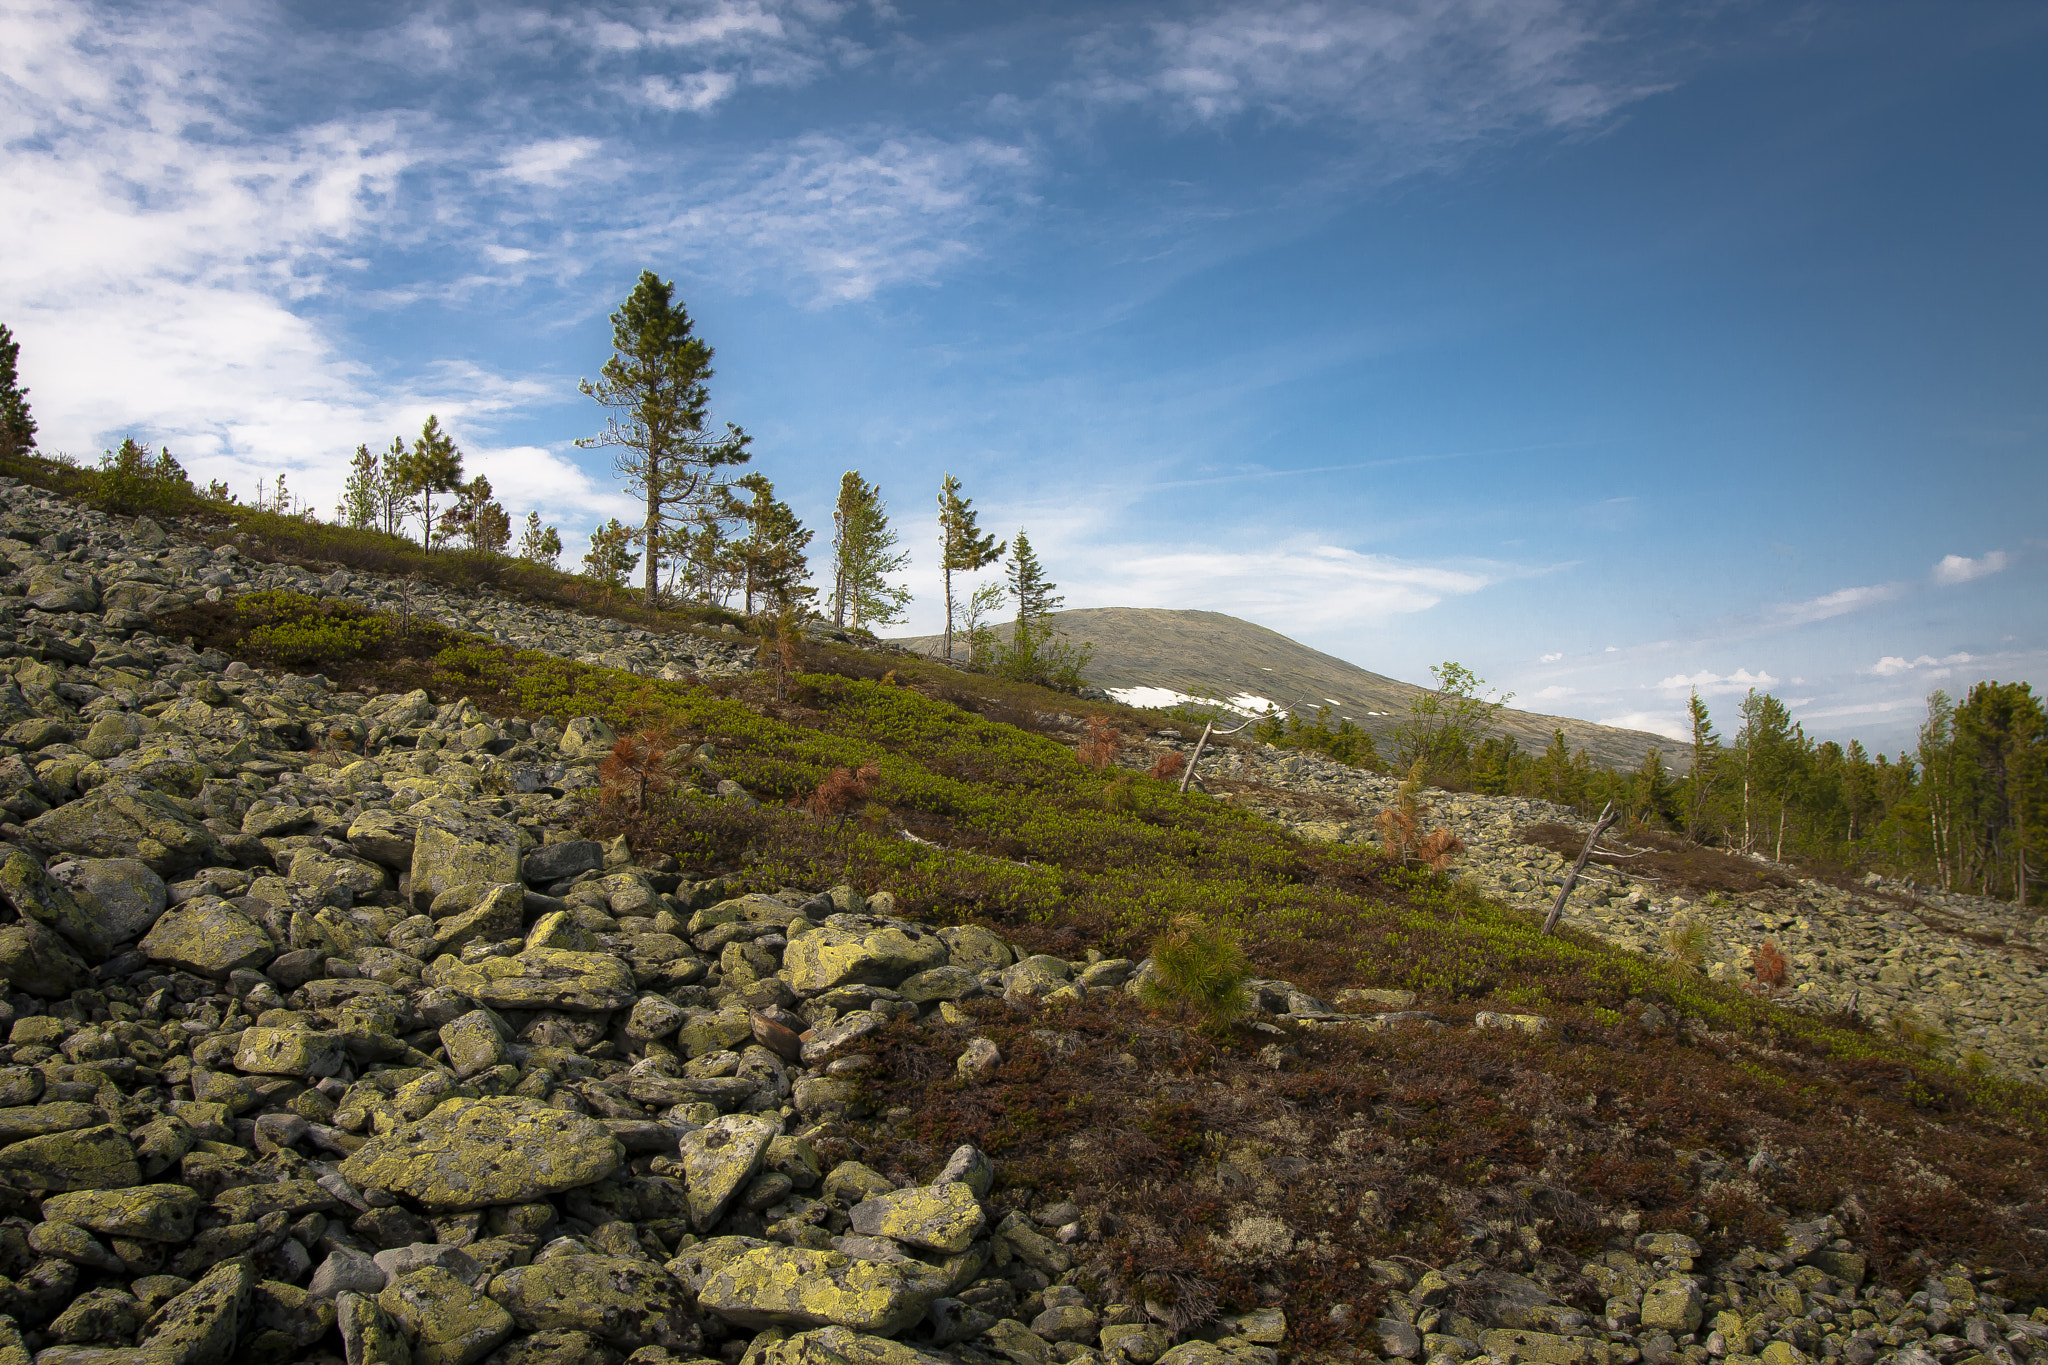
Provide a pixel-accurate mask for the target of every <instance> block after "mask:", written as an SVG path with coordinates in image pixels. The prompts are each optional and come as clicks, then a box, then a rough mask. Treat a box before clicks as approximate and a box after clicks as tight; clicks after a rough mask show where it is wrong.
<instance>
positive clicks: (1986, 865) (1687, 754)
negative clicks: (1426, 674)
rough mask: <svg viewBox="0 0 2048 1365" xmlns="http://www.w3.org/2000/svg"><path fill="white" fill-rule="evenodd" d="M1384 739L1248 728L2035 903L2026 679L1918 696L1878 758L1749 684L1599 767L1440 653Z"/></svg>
mask: <svg viewBox="0 0 2048 1365" xmlns="http://www.w3.org/2000/svg"><path fill="white" fill-rule="evenodd" d="M1431 672H1432V673H1433V674H1434V676H1435V680H1436V684H1437V685H1436V687H1435V689H1434V690H1432V691H1431V692H1429V693H1426V694H1425V695H1424V696H1423V697H1422V698H1420V699H1419V700H1418V701H1417V702H1416V703H1415V705H1414V707H1413V708H1412V709H1411V711H1410V714H1409V715H1408V716H1407V717H1405V718H1403V720H1402V722H1401V724H1400V725H1399V726H1398V727H1397V728H1396V729H1395V730H1394V731H1393V732H1392V734H1391V735H1390V736H1389V737H1388V738H1389V741H1390V742H1389V752H1388V753H1387V754H1386V755H1384V756H1383V755H1382V754H1381V751H1380V742H1379V739H1377V738H1376V737H1375V736H1373V735H1370V734H1367V733H1365V732H1364V731H1362V730H1360V729H1359V728H1358V727H1357V726H1356V725H1354V724H1352V723H1351V722H1350V721H1340V722H1337V723H1335V724H1333V723H1332V717H1331V715H1330V712H1329V709H1328V708H1323V709H1322V710H1321V711H1320V712H1318V713H1317V714H1316V715H1315V716H1314V717H1302V716H1282V715H1279V714H1277V713H1269V714H1268V715H1267V716H1265V717H1263V718H1262V719H1261V720H1260V721H1259V722H1257V724H1255V725H1254V727H1253V728H1252V730H1251V732H1250V733H1251V734H1252V735H1253V736H1254V737H1255V738H1257V739H1259V740H1261V741H1263V742H1265V743H1270V744H1279V745H1281V746H1283V747H1291V748H1300V749H1310V750H1314V751H1317V752H1320V753H1324V754H1328V755H1330V756H1331V757H1334V758H1337V759H1339V760H1341V761H1343V762H1346V763H1351V764H1354V765H1356V766H1360V767H1366V768H1373V769H1376V770H1381V771H1386V770H1396V771H1400V772H1403V773H1406V772H1409V771H1414V770H1416V769H1418V767H1419V770H1420V773H1421V775H1422V776H1423V777H1424V778H1425V779H1426V780H1427V781H1429V782H1431V783H1433V784H1434V785H1437V786H1441V787H1447V788H1453V789H1458V790H1465V791H1478V792H1484V793H1487V794H1489V795H1495V796H1510V795H1512V796H1532V797H1542V798H1544V799H1546V800H1551V801H1556V802H1559V803H1560V804H1563V805H1567V806H1571V807H1573V808H1575V809H1576V810H1578V811H1579V812H1580V813H1581V814H1584V815H1587V816H1589V817H1590V816H1592V815H1594V814H1595V813H1597V812H1598V811H1600V810H1601V809H1602V808H1603V807H1604V806H1606V805H1607V803H1609V802H1612V803H1614V805H1615V806H1616V807H1617V808H1618V809H1619V810H1620V811H1621V812H1622V816H1623V818H1624V820H1626V821H1627V822H1628V823H1629V824H1630V825H1632V826H1634V827H1636V828H1638V829H1656V830H1663V831H1666V832H1669V833H1672V834H1676V835H1682V836H1684V837H1686V838H1689V839H1692V840H1694V841H1696V842H1699V843H1704V844H1710V845H1716V846H1720V847H1725V848H1731V849H1737V850H1740V851H1742V852H1746V853H1757V854H1762V855H1764V856H1766V857H1770V858H1772V859H1774V860H1777V861H1783V860H1785V859H1788V858H1790V859H1801V860H1809V861H1810V860H1821V861H1825V862H1829V863H1837V864H1843V865H1846V866H1849V867H1855V868H1863V869H1872V870H1877V871H1881V872H1884V873H1887V874H1889V875H1893V876H1903V877H1910V878H1912V879H1913V880H1915V881H1918V882H1922V883H1925V884H1929V885H1934V886H1939V887H1941V888H1942V889H1943V890H1948V891H1967V892H1971V893H1974V894H1977V895H1985V896H1996V897H1999V898H2002V899H2007V900H2013V901H2016V902H2018V903H2020V904H2032V903H2034V902H2036V901H2038V900H2040V899H2041V892H2042V887H2041V869H2042V867H2043V866H2044V864H2048V710H2044V708H2043V705H2042V700H2041V698H2039V697H2036V696H2035V695H2034V693H2033V689H2032V688H2031V687H2030V686H2029V685H2028V684H2026V683H2001V682H1981V683H1978V684H1976V685H1975V686H1973V687H1971V688H1970V690H1969V692H1968V693H1967V694H1966V695H1965V696H1964V697H1963V698H1962V700H1961V701H1960V702H1958V701H1956V700H1955V699H1953V698H1951V697H1950V696H1949V695H1948V694H1947V693H1946V692H1935V693H1933V694H1932V695H1931V696H1930V697H1929V698H1928V699H1927V719H1926V722H1925V723H1924V724H1923V725H1922V726H1921V728H1920V734H1919V742H1918V744H1917V745H1916V746H1915V747H1914V749H1913V751H1911V752H1902V753H1900V754H1897V755H1895V756H1891V755H1886V754H1883V753H1876V754H1873V753H1871V752H1869V751H1868V750H1866V749H1865V748H1864V747H1863V745H1862V744H1861V743H1860V742H1858V741H1856V740H1851V741H1849V743H1848V744H1847V745H1842V744H1838V743H1836V742H1835V741H1834V740H1816V739H1814V738H1813V737H1812V736H1810V735H1808V734H1807V733H1806V731H1805V728H1804V727H1803V726H1801V725H1800V724H1799V723H1798V722H1796V721H1794V720H1793V719H1792V715H1791V712H1790V710H1789V709H1788V708H1787V707H1786V705H1785V703H1784V702H1783V701H1781V700H1779V699H1778V698H1777V697H1775V696H1772V695H1771V694H1769V693H1767V692H1758V691H1756V690H1754V689H1752V690H1751V691H1750V692H1749V693H1748V694H1747V695H1746V696H1744V697H1743V698H1742V699H1741V701H1740V702H1738V703H1737V706H1736V711H1735V714H1734V716H1733V717H1732V718H1731V719H1732V721H1733V723H1734V726H1735V729H1734V731H1733V733H1732V734H1730V735H1728V736H1725V737H1724V736H1723V735H1722V734H1721V733H1720V732H1719V731H1718V730H1717V728H1716V725H1715V720H1714V717H1713V715H1712V713H1711V711H1710V709H1709V708H1708V705H1707V702H1706V700H1705V699H1704V698H1702V697H1701V696H1700V695H1699V694H1698V693H1697V692H1695V693H1694V694H1693V695H1692V697H1691V699H1690V700H1689V702H1688V713H1689V717H1690V721H1691V725H1690V730H1691V735H1690V739H1689V742H1688V743H1686V744H1685V745H1684V746H1683V750H1682V752H1681V753H1680V754H1679V755H1676V757H1679V758H1680V759H1682V762H1681V763H1680V764H1679V765H1678V766H1681V767H1683V768H1684V771H1683V772H1677V771H1674V767H1673V764H1672V763H1671V762H1670V761H1668V760H1667V757H1666V755H1665V754H1664V753H1663V752H1662V751H1660V750H1657V749H1651V750H1649V751H1648V752H1647V753H1646V754H1645V755H1644V757H1643V761H1642V763H1641V764H1640V765H1639V766H1638V767H1637V768H1636V769H1635V770H1634V771H1632V772H1631V771H1622V770H1616V769H1612V768H1604V767H1599V766H1596V765H1595V764H1594V762H1593V760H1592V757H1591V755H1589V754H1588V753H1587V752H1586V751H1585V750H1584V749H1580V750H1578V751H1576V752H1574V751H1573V750H1572V749H1571V747H1570V746H1569V745H1568V744H1567V743H1566V742H1565V737H1564V732H1563V731H1562V730H1559V731H1555V732H1553V734H1552V736H1551V741H1550V744H1549V746H1548V747H1547V748H1546V749H1544V750H1543V751H1542V752H1541V753H1531V752H1529V751H1527V750H1524V749H1523V748H1522V747H1521V746H1520V744H1519V743H1518V742H1517V741H1516V740H1515V738H1514V737H1513V736H1511V735H1503V734H1499V733H1489V732H1492V731H1494V730H1495V728H1496V727H1495V720H1496V717H1497V715H1498V713H1499V712H1500V710H1501V709H1503V708H1504V707H1505V706H1506V704H1507V702H1508V701H1509V700H1510V698H1509V697H1506V696H1498V697H1489V696H1485V695H1483V690H1484V686H1485V684H1484V683H1483V682H1482V681H1481V680H1480V679H1478V678H1477V677H1475V676H1474V675H1473V674H1472V672H1471V671H1470V670H1469V669H1466V668H1463V667H1462V666H1460V665H1458V664H1455V663H1446V664H1443V665H1441V666H1439V667H1437V668H1435V669H1432V670H1431Z"/></svg>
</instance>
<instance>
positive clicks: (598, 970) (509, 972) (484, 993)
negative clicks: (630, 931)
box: [440, 948, 639, 1013]
mask: <svg viewBox="0 0 2048 1365" xmlns="http://www.w3.org/2000/svg"><path fill="white" fill-rule="evenodd" d="M440 984H442V985H444V986H448V987H451V988H452V989H454V990H458V991H460V992H462V993H463V994H464V995H466V996H468V997H469V998H470V999H472V1000H474V1001H476V1002H477V1003H478V1004H480V1005H489V1006H490V1007H491V1008H492V1009H501V1010H505V1009H511V1010H572V1011H580V1012H584V1013H602V1012H606V1011H610V1010H619V1009H625V1008H626V1007H627V1006H629V1005H631V1004H632V1003H633V1000H634V997H635V996H636V995H637V994H638V993H639V992H638V990H637V989H636V988H635V986H634V984H633V969H632V968H631V967H629V966H628V965H626V964H625V963H624V962H622V961H620V960H619V959H618V958H616V957H613V956H612V955H611V954H609V953H578V952H570V951H567V950H565V949H560V948H528V949H527V950H526V951H525V952H523V953H521V954H519V955H518V956H517V957H487V958H484V959H482V960H481V961H478V962H465V963H461V964H459V965H457V966H455V967H453V968H451V969H449V970H448V971H447V972H446V973H444V974H443V976H442V979H441V983H440Z"/></svg>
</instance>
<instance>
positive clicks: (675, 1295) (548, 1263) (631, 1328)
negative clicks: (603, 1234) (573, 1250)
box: [490, 1255, 701, 1355]
mask: <svg viewBox="0 0 2048 1365" xmlns="http://www.w3.org/2000/svg"><path fill="white" fill-rule="evenodd" d="M490 1295H491V1298H492V1299H494V1300H496V1301H497V1302H498V1303H499V1304H502V1305H503V1306H504V1307H505V1308H506V1309H507V1310H509V1311H510V1313H511V1314H512V1320H513V1321H514V1322H516V1323H517V1324H518V1325H519V1329H520V1330H521V1331H523V1332H544V1331H574V1332H586V1333H588V1334H589V1335H591V1336H593V1337H597V1338H599V1339H600V1340H602V1341H605V1342H609V1343H610V1344H612V1345H614V1346H617V1347H619V1348H622V1349H624V1350H633V1349H635V1348H638V1347H643V1346H665V1347H667V1348H668V1349H669V1350H671V1351H679V1352H682V1353H683V1354H685V1355H696V1354H697V1353H698V1348H699V1346H700V1344H701V1334H700V1332H699V1330H698V1328H697V1325H696V1323H695V1322H694V1321H693V1320H692V1317H691V1313H690V1304H689V1297H688V1296H687V1295H686V1294H685V1293H684V1292H683V1286H682V1285H681V1284H680V1283H678V1282H677V1280H676V1279H675V1277H674V1276H673V1275H670V1274H669V1273H668V1272H667V1271H666V1270H664V1269H663V1268H662V1267H660V1266H658V1265H655V1264H654V1263H652V1262H651V1261H643V1260H634V1259H629V1258H626V1257H615V1256H576V1255H568V1256H551V1257H549V1258H548V1259H547V1260H545V1261H542V1262H541V1263H540V1264H538V1265H526V1266H519V1267H516V1268H514V1269H511V1270H508V1271H506V1272H505V1273H504V1274H502V1275H499V1276H498V1277H497V1278H495V1279H493V1280H492V1281H491V1286H490Z"/></svg>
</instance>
